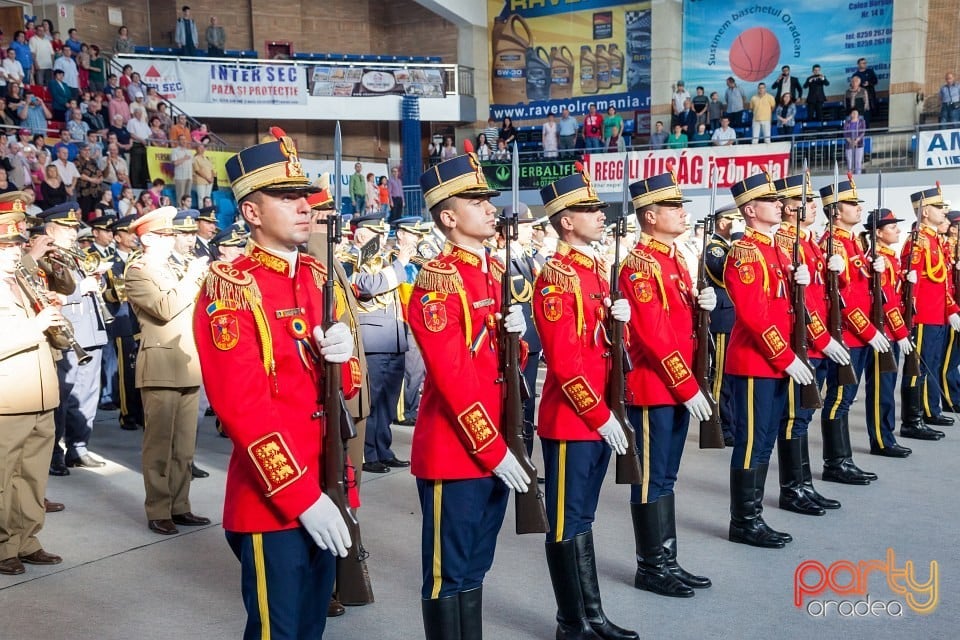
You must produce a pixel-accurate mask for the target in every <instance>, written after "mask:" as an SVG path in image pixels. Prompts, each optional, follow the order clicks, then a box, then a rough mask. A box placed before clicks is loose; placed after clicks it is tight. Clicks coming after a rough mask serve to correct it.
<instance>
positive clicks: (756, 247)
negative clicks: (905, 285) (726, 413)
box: [723, 173, 814, 549]
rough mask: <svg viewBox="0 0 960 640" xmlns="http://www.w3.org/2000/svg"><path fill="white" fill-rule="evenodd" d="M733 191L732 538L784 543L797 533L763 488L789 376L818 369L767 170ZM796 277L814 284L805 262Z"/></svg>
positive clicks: (807, 375) (805, 378) (805, 380)
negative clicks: (775, 524)
mask: <svg viewBox="0 0 960 640" xmlns="http://www.w3.org/2000/svg"><path fill="white" fill-rule="evenodd" d="M730 192H731V193H732V194H733V199H734V201H735V202H736V203H737V207H739V209H740V212H741V213H742V214H743V218H744V220H745V221H746V224H747V230H746V232H745V233H744V236H743V238H741V239H740V240H737V241H736V242H734V243H733V246H732V247H731V248H730V254H729V256H728V257H727V265H726V268H725V269H724V277H723V281H724V283H726V285H727V291H728V292H729V294H730V299H731V300H732V301H733V305H734V308H735V309H736V320H735V321H734V325H733V331H732V332H731V333H730V347H729V351H728V354H727V364H726V373H727V375H728V376H730V384H731V385H732V389H733V405H734V407H736V409H737V411H736V414H735V418H734V446H733V456H732V457H731V460H730V531H729V538H730V540H731V541H732V542H739V543H742V544H749V545H752V546H755V547H767V548H776V549H780V548H783V546H784V545H785V544H786V543H787V542H791V541H792V540H793V537H792V536H791V535H790V534H788V533H782V532H779V531H776V530H774V529H772V528H770V526H769V525H767V523H766V522H764V520H763V515H762V513H763V493H764V485H765V484H766V479H767V470H768V467H769V463H770V453H771V452H772V451H773V445H774V443H775V442H776V440H777V434H778V432H779V427H780V422H781V420H782V418H783V415H784V413H785V411H786V400H787V392H788V390H789V380H793V381H794V382H795V383H797V384H800V385H803V384H809V383H810V382H812V381H813V379H814V377H813V371H812V370H811V369H810V368H809V367H808V366H807V365H806V364H804V362H803V361H802V360H801V359H800V357H799V356H798V355H797V354H796V353H794V352H793V350H792V349H790V343H789V339H790V330H791V328H792V324H793V318H794V312H793V309H792V308H791V298H790V287H791V286H792V283H791V279H790V271H791V269H792V268H793V267H792V265H791V263H790V258H789V256H787V254H786V253H785V252H784V251H783V249H781V248H780V247H778V246H777V245H776V244H775V242H774V227H775V226H776V225H777V224H779V223H780V220H781V211H782V205H781V204H780V201H779V199H778V196H777V190H776V188H775V187H774V185H773V182H772V181H771V180H770V177H769V176H768V175H767V174H766V173H759V174H756V175H752V176H750V177H748V178H747V179H745V180H743V181H741V182H738V183H736V184H735V185H733V187H731V189H730ZM793 282H795V283H796V284H801V285H809V284H810V270H809V269H808V267H807V265H806V264H802V265H800V266H799V267H797V269H796V272H795V273H794V274H793Z"/></svg>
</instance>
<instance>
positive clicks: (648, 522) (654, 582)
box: [630, 502, 693, 598]
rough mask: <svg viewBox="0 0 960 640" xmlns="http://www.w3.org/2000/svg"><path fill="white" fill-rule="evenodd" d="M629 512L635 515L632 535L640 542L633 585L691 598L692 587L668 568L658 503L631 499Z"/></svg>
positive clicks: (665, 594) (663, 594) (677, 596)
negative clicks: (639, 502)
mask: <svg viewBox="0 0 960 640" xmlns="http://www.w3.org/2000/svg"><path fill="white" fill-rule="evenodd" d="M630 515H631V516H632V517H633V537H634V540H635V541H636V545H637V547H636V549H637V575H636V577H635V578H634V580H633V586H634V587H636V588H637V589H643V590H644V591H652V592H653V593H658V594H660V595H662V596H670V597H671V598H692V597H693V589H691V588H690V587H688V586H687V585H685V584H683V583H682V582H680V580H678V579H677V578H676V577H674V575H673V574H671V573H670V572H669V571H667V558H666V555H665V554H664V553H663V535H662V534H661V532H660V509H659V507H657V503H656V502H646V503H643V504H634V503H632V502H631V503H630Z"/></svg>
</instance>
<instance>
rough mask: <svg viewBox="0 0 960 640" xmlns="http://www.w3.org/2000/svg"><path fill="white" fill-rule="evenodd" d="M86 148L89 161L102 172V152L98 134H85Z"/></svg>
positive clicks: (91, 132)
mask: <svg viewBox="0 0 960 640" xmlns="http://www.w3.org/2000/svg"><path fill="white" fill-rule="evenodd" d="M87 148H88V149H90V159H91V160H93V161H94V162H96V163H97V166H98V167H100V170H101V171H103V165H104V150H103V142H102V141H101V139H100V134H99V133H97V132H96V131H89V132H87Z"/></svg>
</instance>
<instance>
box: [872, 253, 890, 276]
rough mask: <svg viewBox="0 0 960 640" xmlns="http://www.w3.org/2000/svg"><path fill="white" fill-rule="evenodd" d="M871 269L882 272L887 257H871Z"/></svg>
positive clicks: (885, 268) (885, 266) (884, 268)
mask: <svg viewBox="0 0 960 640" xmlns="http://www.w3.org/2000/svg"><path fill="white" fill-rule="evenodd" d="M873 270H874V271H876V272H877V273H883V272H884V271H886V270H887V259H886V258H884V257H883V256H877V257H876V258H874V259H873Z"/></svg>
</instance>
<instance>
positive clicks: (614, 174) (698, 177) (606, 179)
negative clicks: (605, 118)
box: [584, 142, 790, 193]
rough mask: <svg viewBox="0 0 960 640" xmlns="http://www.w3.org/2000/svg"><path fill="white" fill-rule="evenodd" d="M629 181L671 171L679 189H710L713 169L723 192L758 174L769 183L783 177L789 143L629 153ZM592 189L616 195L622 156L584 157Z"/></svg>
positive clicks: (601, 155) (788, 152) (787, 164)
mask: <svg viewBox="0 0 960 640" xmlns="http://www.w3.org/2000/svg"><path fill="white" fill-rule="evenodd" d="M626 158H627V162H628V163H629V172H630V181H631V182H633V181H634V180H640V179H642V178H648V177H650V176H655V175H658V174H661V173H666V172H667V171H673V172H674V174H676V176H677V182H678V183H679V184H680V186H681V187H693V188H703V189H708V188H710V186H711V185H710V170H711V167H713V166H716V167H717V186H718V187H720V188H727V187H730V186H731V185H733V184H734V183H736V182H739V181H741V180H743V179H744V178H746V177H747V176H750V175H753V174H754V173H757V172H758V171H761V170H763V171H766V172H767V173H769V174H770V176H771V177H772V178H773V179H777V178H782V177H784V176H785V175H787V171H788V170H789V166H790V143H789V142H772V143H770V144H746V145H734V146H724V147H698V148H695V149H657V150H651V151H631V152H629V153H628V154H627V155H626ZM584 164H585V165H586V168H587V169H588V170H589V171H590V176H591V177H592V179H593V185H594V188H595V189H596V190H597V191H599V192H601V193H619V192H620V189H621V187H622V184H623V171H624V154H622V153H598V154H591V155H587V156H585V157H584Z"/></svg>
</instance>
